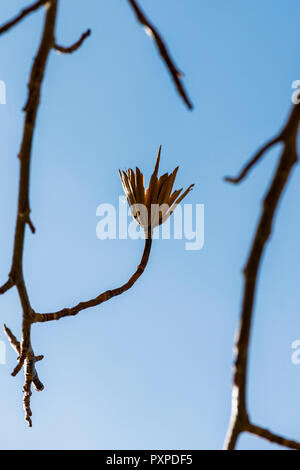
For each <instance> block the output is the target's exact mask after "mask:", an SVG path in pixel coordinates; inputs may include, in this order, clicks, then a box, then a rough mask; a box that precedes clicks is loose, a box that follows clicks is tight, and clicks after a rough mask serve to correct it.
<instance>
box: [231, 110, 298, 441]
mask: <svg viewBox="0 0 300 470" xmlns="http://www.w3.org/2000/svg"><path fill="white" fill-rule="evenodd" d="M299 124H300V106H297V105H296V106H293V107H292V110H291V112H290V115H289V118H288V121H287V124H286V126H285V127H284V129H283V131H282V132H281V133H280V134H279V136H278V138H275V139H273V140H272V141H271V142H269V143H268V144H267V145H265V146H264V147H263V148H262V150H261V151H260V152H259V153H258V154H257V155H259V156H260V157H261V156H262V155H263V153H264V152H265V151H266V150H267V149H268V148H270V146H271V145H274V143H276V142H277V141H279V139H280V140H281V141H282V143H283V151H282V154H281V157H280V160H279V163H278V166H277V169H276V171H275V174H274V176H273V179H272V181H271V184H270V187H269V189H268V191H267V194H266V196H265V198H264V201H263V207H262V210H261V215H260V219H259V222H258V226H257V228H256V231H255V235H254V240H253V242H252V246H251V249H250V253H249V256H248V260H247V263H246V266H245V268H244V291H243V303H242V312H241V318H240V326H239V333H238V338H237V341H236V358H235V367H234V385H233V390H232V409H231V417H230V424H229V428H228V432H227V437H226V440H225V444H224V449H227V450H232V449H235V447H236V443H237V440H238V437H239V435H240V434H241V433H242V432H251V433H252V434H257V435H258V436H261V437H264V438H265V439H268V440H270V441H271V442H277V443H278V444H281V445H285V446H286V447H290V448H292V449H294V448H300V444H298V443H295V442H294V441H290V440H289V439H285V438H281V437H279V436H276V435H275V434H272V433H271V432H270V431H267V430H265V429H263V428H260V427H258V426H254V425H252V424H251V423H250V420H249V418H248V409H247V403H246V392H247V370H248V355H249V341H250V334H251V327H252V320H253V309H254V302H255V295H256V289H257V280H258V272H259V269H260V265H261V260H262V256H263V253H264V251H265V247H266V244H267V241H268V240H269V238H270V235H271V232H272V226H273V222H274V218H275V215H276V211H277V209H278V205H279V202H280V199H281V197H282V194H283V191H284V189H285V187H286V186H287V183H288V181H289V178H290V176H291V173H292V169H293V167H294V165H295V164H296V162H297V161H298V155H297V135H298V130H299ZM260 157H258V158H260ZM254 160H255V159H254ZM254 160H252V161H254ZM255 161H257V156H256V160H255ZM248 168H250V165H248ZM244 174H246V172H244Z"/></svg>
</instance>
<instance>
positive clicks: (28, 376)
mask: <svg viewBox="0 0 300 470" xmlns="http://www.w3.org/2000/svg"><path fill="white" fill-rule="evenodd" d="M4 332H5V333H6V335H7V337H8V339H9V342H10V344H11V346H12V348H13V349H14V350H15V351H16V353H17V354H18V355H19V354H20V352H21V346H20V342H19V341H18V340H17V338H16V337H15V336H14V335H13V333H12V332H11V330H10V329H9V328H8V327H7V326H6V325H4ZM42 359H43V356H35V355H34V353H33V350H32V349H30V351H29V353H28V355H27V357H26V361H25V364H24V375H25V384H24V387H23V394H24V395H23V406H24V411H25V421H27V423H28V425H29V426H30V427H31V426H32V420H31V416H32V412H31V408H30V397H31V384H33V385H34V388H35V389H36V390H37V391H38V392H41V391H42V390H43V389H44V385H43V384H42V382H41V381H40V379H39V376H38V374H37V371H36V368H35V363H36V362H39V361H41V360H42Z"/></svg>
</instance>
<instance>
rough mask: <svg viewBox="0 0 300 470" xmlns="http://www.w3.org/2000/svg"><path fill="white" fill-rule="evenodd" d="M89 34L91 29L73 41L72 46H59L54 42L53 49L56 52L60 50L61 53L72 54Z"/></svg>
mask: <svg viewBox="0 0 300 470" xmlns="http://www.w3.org/2000/svg"><path fill="white" fill-rule="evenodd" d="M90 35H91V30H90V29H88V30H87V31H86V32H85V33H83V34H82V35H81V37H80V39H78V41H77V42H75V43H74V44H73V45H72V46H69V47H64V46H59V45H58V44H56V43H55V44H54V46H53V49H55V50H56V51H58V52H61V53H62V54H72V52H75V51H77V50H78V49H79V48H80V46H81V45H82V44H83V42H84V41H85V39H86V38H87V37H89V36H90Z"/></svg>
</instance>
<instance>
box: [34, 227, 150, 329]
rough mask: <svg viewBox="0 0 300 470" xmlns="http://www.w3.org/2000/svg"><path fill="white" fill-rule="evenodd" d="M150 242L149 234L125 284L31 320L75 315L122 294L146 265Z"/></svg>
mask: <svg viewBox="0 0 300 470" xmlns="http://www.w3.org/2000/svg"><path fill="white" fill-rule="evenodd" d="M151 244H152V238H151V236H149V237H148V238H146V240H145V248H144V252H143V256H142V259H141V263H140V264H139V266H138V268H137V270H136V271H135V273H134V274H133V275H132V276H131V278H130V279H129V281H127V282H126V284H123V285H122V286H121V287H117V288H116V289H112V290H108V291H106V292H103V293H102V294H100V295H98V296H97V297H95V298H94V299H91V300H88V301H86V302H80V303H79V304H77V305H75V306H74V307H71V308H64V309H62V310H59V311H57V312H54V313H36V314H35V315H34V318H33V322H34V323H44V322H48V321H52V320H60V319H61V318H64V317H70V316H74V315H77V314H78V313H79V312H81V311H82V310H86V309H87V308H91V307H96V306H97V305H100V304H102V303H103V302H107V301H108V300H110V299H112V298H113V297H116V296H117V295H121V294H123V293H124V292H126V291H127V290H129V289H130V288H131V287H132V286H133V285H134V284H135V283H136V281H137V280H138V279H139V277H140V276H141V275H142V274H143V272H144V271H145V268H146V266H147V263H148V260H149V256H150V251H151Z"/></svg>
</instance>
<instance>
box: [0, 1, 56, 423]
mask: <svg viewBox="0 0 300 470" xmlns="http://www.w3.org/2000/svg"><path fill="white" fill-rule="evenodd" d="M57 2H58V0H51V1H49V2H48V4H49V5H48V8H47V13H46V17H45V22H44V27H43V33H42V38H41V42H40V45H39V48H38V52H37V55H36V57H35V59H34V62H33V65H32V69H31V73H30V79H29V84H28V98H27V104H26V106H25V119H24V127H23V137H22V142H21V148H20V152H19V161H20V182H19V196H18V211H17V220H16V229H15V237H14V249H13V259H12V266H11V271H10V274H9V280H8V281H7V282H6V284H4V286H3V287H2V288H1V289H0V293H4V292H6V291H7V290H8V289H10V288H11V287H13V286H16V288H17V291H18V294H19V298H20V301H21V305H22V311H23V316H22V338H21V342H20V343H19V342H18V341H17V340H16V338H15V337H14V335H13V334H12V333H11V331H10V330H9V329H8V328H7V327H5V332H6V334H7V336H8V337H9V339H10V342H11V344H12V346H13V348H14V349H15V350H16V351H17V352H18V355H19V358H18V364H17V366H16V367H15V369H14V371H13V373H12V375H16V374H17V373H18V372H19V371H20V370H21V368H22V367H23V366H24V375H25V385H24V388H23V392H24V399H23V403H24V409H25V419H26V421H27V422H28V424H29V425H30V426H31V425H32V422H31V410H30V397H31V384H32V383H33V384H34V385H35V388H36V389H37V390H42V389H43V385H42V383H41V382H40V380H39V378H38V376H37V373H36V370H35V365H34V364H35V362H37V360H40V359H41V356H39V357H38V358H36V357H35V356H34V354H33V350H32V346H31V325H32V319H33V315H34V312H33V310H32V307H31V304H30V301H29V297H28V293H27V289H26V285H25V281H24V277H23V252H24V241H25V228H26V225H27V224H28V226H29V227H30V229H31V231H32V232H35V228H34V226H33V224H32V222H31V219H30V205H29V186H30V163H31V153H32V142H33V135H34V132H35V126H36V118H37V111H38V107H39V104H40V96H41V87H42V82H43V79H44V75H45V70H46V65H47V60H48V56H49V53H50V51H51V49H52V47H53V44H54V29H55V23H56V13H57ZM44 3H45V2H37V3H35V4H34V5H32V6H31V7H30V8H27V9H25V10H23V12H22V13H21V14H20V15H19V17H17V18H16V19H15V20H13V21H12V22H11V23H9V24H10V27H11V26H13V25H14V24H16V23H17V22H18V21H20V20H21V19H22V18H23V17H24V16H26V15H27V14H28V13H30V12H31V11H34V10H35V9H37V8H38V7H39V6H41V5H42V4H44ZM6 28H8V26H6Z"/></svg>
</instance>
